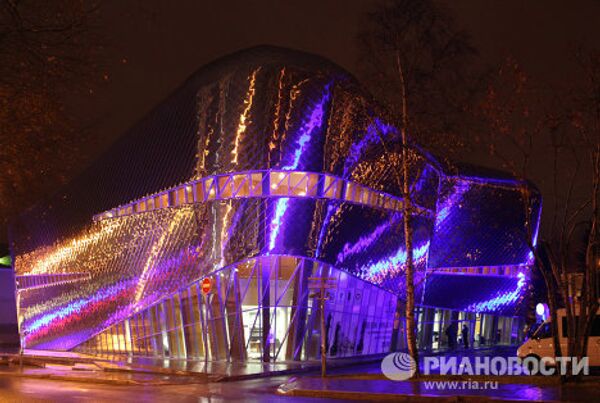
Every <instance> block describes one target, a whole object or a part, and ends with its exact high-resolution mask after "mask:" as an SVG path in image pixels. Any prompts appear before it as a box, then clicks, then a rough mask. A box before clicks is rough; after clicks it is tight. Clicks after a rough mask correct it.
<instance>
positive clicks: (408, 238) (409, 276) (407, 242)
mask: <svg viewBox="0 0 600 403" xmlns="http://www.w3.org/2000/svg"><path fill="white" fill-rule="evenodd" d="M396 64H397V66H398V74H399V76H400V87H401V91H402V132H401V134H402V196H403V199H404V209H403V224H404V247H405V248H406V343H407V345H408V353H409V354H410V356H411V357H412V359H413V360H414V361H415V363H416V372H415V375H417V376H418V375H419V372H420V371H419V351H418V350H417V328H416V323H415V267H414V261H413V227H412V212H413V211H412V210H413V209H412V200H411V194H410V162H409V157H410V154H409V150H408V136H407V135H406V130H407V126H408V113H407V109H406V85H405V83H404V72H403V70H402V63H400V55H399V54H398V53H396Z"/></svg>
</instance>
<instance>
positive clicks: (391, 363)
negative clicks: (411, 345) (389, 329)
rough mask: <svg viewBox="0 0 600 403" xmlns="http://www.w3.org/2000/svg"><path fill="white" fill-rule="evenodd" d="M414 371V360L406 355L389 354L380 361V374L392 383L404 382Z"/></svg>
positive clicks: (415, 366)
mask: <svg viewBox="0 0 600 403" xmlns="http://www.w3.org/2000/svg"><path fill="white" fill-rule="evenodd" d="M416 371H417V364H416V363H415V360H413V358H412V357H411V356H410V355H409V354H406V353H391V354H388V355H386V356H385V358H384V359H383V360H382V361H381V372H383V375H385V376H386V377H387V378H389V379H391V380H392V381H405V380H407V379H409V378H411V377H412V376H413V375H414V374H415V372H416Z"/></svg>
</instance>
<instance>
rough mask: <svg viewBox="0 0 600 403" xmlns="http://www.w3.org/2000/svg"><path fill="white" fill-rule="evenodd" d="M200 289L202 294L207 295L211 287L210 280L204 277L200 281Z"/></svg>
mask: <svg viewBox="0 0 600 403" xmlns="http://www.w3.org/2000/svg"><path fill="white" fill-rule="evenodd" d="M200 289H201V290H202V293H203V294H204V295H208V294H209V293H210V290H211V289H212V281H211V280H210V278H208V277H204V278H203V279H202V282H201V283H200Z"/></svg>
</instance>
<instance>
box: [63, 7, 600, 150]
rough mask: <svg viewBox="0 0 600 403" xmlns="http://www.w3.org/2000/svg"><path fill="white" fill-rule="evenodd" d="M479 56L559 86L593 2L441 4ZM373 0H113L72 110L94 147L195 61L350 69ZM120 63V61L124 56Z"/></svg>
mask: <svg viewBox="0 0 600 403" xmlns="http://www.w3.org/2000/svg"><path fill="white" fill-rule="evenodd" d="M444 3H445V4H446V5H447V7H448V8H449V9H450V11H451V12H452V13H453V14H454V17H455V18H456V22H457V26H458V27H459V28H463V29H465V30H466V31H467V32H469V33H470V35H471V39H472V41H473V44H474V45H475V46H476V47H477V48H478V50H479V52H480V54H481V58H482V59H483V60H484V61H485V62H487V63H490V64H494V63H496V64H499V63H501V62H502V60H504V58H505V57H506V56H507V55H509V54H510V55H512V56H514V57H515V58H516V59H517V60H518V61H519V62H520V63H521V64H522V66H523V67H524V68H525V70H526V71H528V72H529V73H530V74H531V75H532V76H534V77H536V78H537V79H538V80H541V81H544V82H548V83H549V84H551V85H560V84H561V80H564V79H565V78H566V77H567V76H568V75H569V74H570V73H572V71H573V65H572V63H570V61H569V60H571V59H572V58H570V52H571V51H572V48H573V44H574V43H577V42H583V43H586V44H588V45H589V46H590V47H596V48H600V24H598V22H599V21H600V1H597V0H587V1H584V0H579V1H574V2H566V1H558V0H551V1H550V0H544V1H526V2H523V1H512V0H511V1H485V0H461V1H450V2H444ZM374 4H377V2H376V1H368V0H302V1H275V0H261V1H240V0H236V1H232V0H228V1H220V2H199V1H194V0H179V1H176V2H167V1H156V0H149V1H141V0H140V1H129V2H126V3H125V2H121V1H112V2H106V3H103V5H102V7H101V8H100V12H101V20H100V21H99V23H98V24H99V31H100V34H101V36H102V40H103V41H104V42H105V43H106V44H107V47H108V49H107V52H106V53H107V56H106V66H107V68H106V72H107V74H108V76H109V80H108V82H107V83H106V84H105V85H104V86H103V87H101V88H100V89H98V90H97V92H96V93H95V94H94V95H93V96H90V97H87V99H81V98H77V99H76V100H75V103H76V105H77V107H76V108H74V109H75V110H74V112H77V113H79V114H82V115H83V116H84V117H85V118H86V120H88V121H90V122H92V123H93V124H94V127H95V131H96V133H97V134H98V138H99V139H100V143H101V144H102V145H103V146H106V145H108V144H110V142H112V141H113V140H114V138H116V137H117V136H119V135H120V134H121V133H123V131H125V130H126V129H127V128H128V127H130V126H132V125H133V124H134V123H135V122H136V121H137V120H138V119H140V118H141V117H142V116H143V115H144V114H145V113H147V112H148V111H149V110H150V109H151V108H152V107H153V106H155V105H156V104H158V103H159V102H160V101H161V100H162V99H164V98H165V97H166V96H167V95H168V94H169V93H171V92H172V91H173V90H174V89H175V88H176V87H177V86H178V85H179V84H181V83H182V82H183V81H184V80H185V79H186V78H187V77H188V76H189V75H191V74H192V73H193V72H194V71H195V70H197V69H198V68H199V67H200V66H202V65H204V64H206V63H208V62H210V61H212V60H214V59H216V58H218V57H220V56H223V55H226V54H228V53H232V52H234V51H236V50H239V49H243V48H246V47H251V46H254V45H260V44H271V45H278V46H284V47H290V48H295V49H299V50H304V51H307V52H311V53H316V54H319V55H322V56H325V57H327V58H329V59H331V60H333V61H334V62H336V63H338V64H339V65H341V66H342V67H344V68H346V69H347V70H349V71H350V72H352V73H355V74H356V73H357V57H358V47H357V41H356V35H357V33H358V32H359V31H360V29H361V26H362V25H363V22H364V14H365V13H366V12H368V10H369V9H370V8H371V7H372V6H373V5H374ZM124 60H125V61H126V62H124Z"/></svg>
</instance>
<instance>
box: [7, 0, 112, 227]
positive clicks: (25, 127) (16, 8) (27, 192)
mask: <svg viewBox="0 0 600 403" xmlns="http://www.w3.org/2000/svg"><path fill="white" fill-rule="evenodd" d="M95 10H96V8H95V5H94V4H93V3H91V2H82V1H78V0H59V1H53V2H47V3H43V4H40V3H39V2H35V1H31V0H1V1H0V48H1V49H2V52H0V105H1V106H0V144H2V147H0V171H2V175H1V176H0V194H1V195H2V197H0V221H2V222H4V223H5V222H6V220H7V219H8V218H9V217H10V216H11V215H12V214H14V213H15V212H16V211H19V210H20V209H22V208H23V207H26V206H28V205H30V204H31V203H32V202H34V201H35V200H36V199H37V198H38V197H40V196H41V194H43V193H44V192H45V191H49V190H51V189H52V188H53V187H55V186H56V185H58V184H59V183H61V182H64V181H65V180H66V175H67V174H68V173H69V171H70V169H71V167H72V165H73V164H74V162H76V159H77V155H79V153H78V152H77V151H78V149H79V146H80V145H81V144H82V141H83V140H82V135H83V134H82V132H81V131H80V130H77V129H78V128H77V127H76V124H75V120H74V119H73V118H72V117H71V115H70V114H69V113H68V111H67V106H66V103H65V99H66V98H67V96H68V95H69V94H71V93H72V91H77V92H82V91H86V92H87V91H89V88H90V85H91V84H92V83H94V82H95V76H96V75H98V76H99V74H97V72H98V66H97V65H96V64H95V60H97V56H98V54H99V49H100V48H99V46H97V45H96V43H97V41H96V38H94V35H93V34H92V31H93V30H92V29H91V27H90V25H91V21H92V20H93V19H94V18H95Z"/></svg>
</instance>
